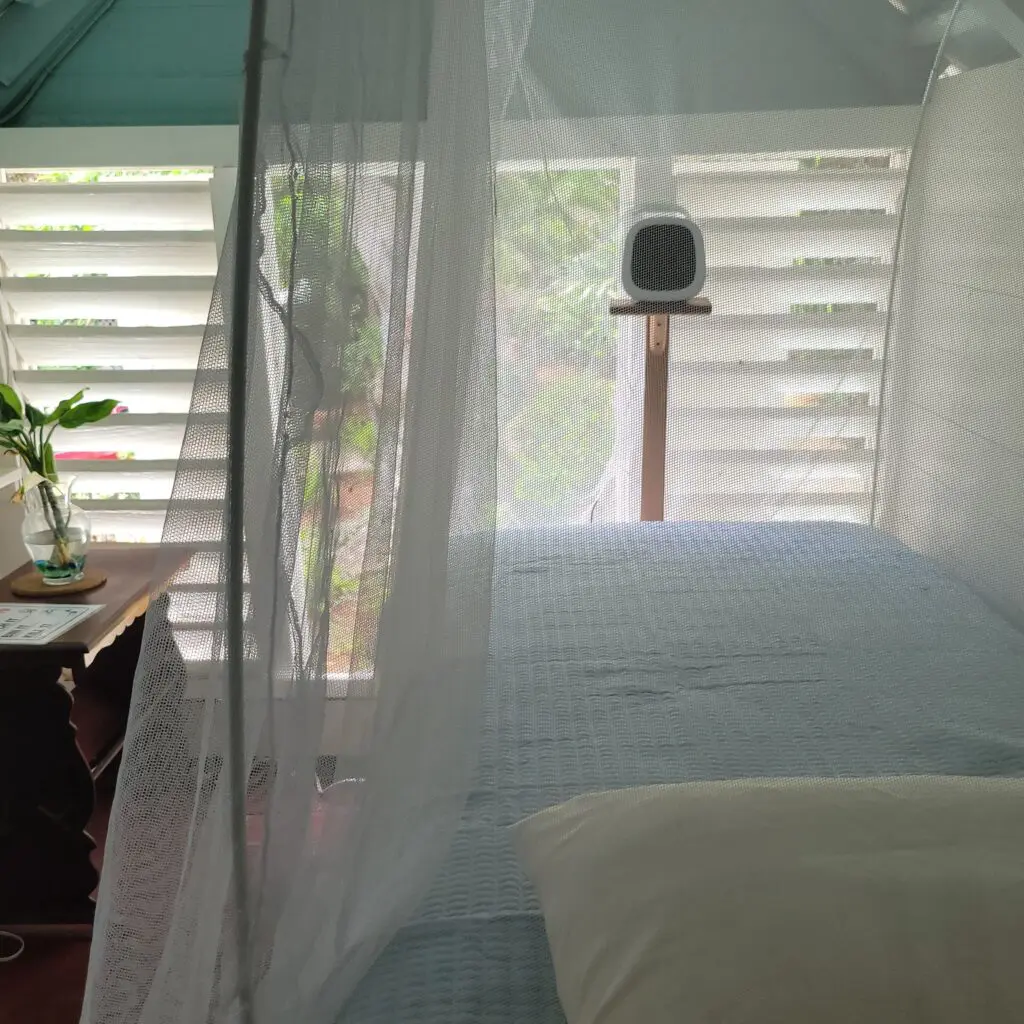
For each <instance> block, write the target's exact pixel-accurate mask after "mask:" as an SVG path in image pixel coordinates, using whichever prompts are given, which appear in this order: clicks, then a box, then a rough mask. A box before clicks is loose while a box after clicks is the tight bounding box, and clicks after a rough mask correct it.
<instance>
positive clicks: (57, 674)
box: [0, 544, 189, 931]
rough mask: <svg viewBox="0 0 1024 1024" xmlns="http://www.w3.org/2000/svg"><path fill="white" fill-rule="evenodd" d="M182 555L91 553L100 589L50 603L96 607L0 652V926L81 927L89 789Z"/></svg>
mask: <svg viewBox="0 0 1024 1024" xmlns="http://www.w3.org/2000/svg"><path fill="white" fill-rule="evenodd" d="M188 558H189V552H188V551H187V550H186V549H176V548H169V547H166V546H160V545H155V544H154V545H149V544H147V545H135V544H131V545H123V546H120V547H116V546H109V547H103V546H99V547H96V548H94V549H93V550H92V551H90V553H89V565H90V566H93V567H96V568H99V569H102V571H103V572H105V573H106V575H107V582H106V583H105V584H104V585H103V586H102V587H100V588H99V589H97V590H93V591H90V592H88V593H85V594H72V595H68V596H67V597H62V596H60V594H59V593H57V594H55V595H54V597H53V598H52V599H51V600H52V601H53V602H55V603H60V604H94V605H102V608H101V610H100V611H98V612H96V613H94V614H93V615H91V616H90V617H89V618H87V619H85V620H83V621H82V622H81V623H79V624H78V625H77V626H75V627H74V628H73V629H71V630H70V631H68V632H67V633H65V634H64V635H63V636H61V637H58V638H57V639H56V640H54V641H52V642H51V643H48V644H45V645H43V646H11V645H0V926H9V927H14V928H15V929H17V930H22V931H24V930H26V928H31V927H33V926H35V927H52V926H63V925H89V924H91V922H92V917H93V910H94V905H93V901H92V898H91V895H90V894H91V893H92V891H93V890H94V889H95V887H96V884H97V881H98V875H97V872H96V869H95V868H94V867H93V865H92V862H91V859H90V854H91V853H92V851H93V849H94V848H95V845H96V844H95V843H94V842H93V840H92V837H91V836H89V834H88V833H87V832H86V831H85V828H86V824H87V823H88V821H89V818H90V816H91V814H92V811H93V806H94V803H95V791H94V783H95V780H96V779H97V778H98V777H99V776H100V775H101V774H102V773H103V772H104V771H105V770H106V769H107V768H108V767H109V766H110V765H111V763H112V762H113V761H114V760H115V759H116V757H117V755H118V753H119V752H120V749H121V744H122V742H123V740H124V731H125V725H126V723H127V720H128V707H129V704H130V701H131V691H132V680H133V678H134V675H135V667H136V664H137V662H138V657H139V651H140V648H141V644H142V633H143V628H144V625H145V621H146V618H147V617H148V618H149V619H151V620H153V622H152V623H151V628H164V629H167V630H168V631H169V629H170V627H169V626H168V625H167V619H166V607H167V598H166V596H161V593H162V591H163V589H164V587H165V586H166V583H167V580H168V579H169V578H170V577H171V576H172V575H173V573H174V572H175V571H177V569H179V568H181V567H182V566H184V565H186V564H187V562H188ZM27 568H28V566H22V567H21V568H19V569H17V570H16V571H15V572H13V573H11V574H10V575H8V576H6V577H4V579H2V580H0V603H3V604H10V603H21V602H24V601H26V599H25V598H19V597H16V596H14V595H13V594H12V592H11V589H10V585H11V581H12V580H13V579H15V578H16V577H18V576H20V575H21V574H22V573H23V572H25V570H26V569H27ZM69 673H70V678H71V679H72V680H73V683H74V686H73V695H72V693H70V692H69V689H70V686H69V684H68V681H67V677H68V675H69ZM182 674H183V676H184V669H183V672H182Z"/></svg>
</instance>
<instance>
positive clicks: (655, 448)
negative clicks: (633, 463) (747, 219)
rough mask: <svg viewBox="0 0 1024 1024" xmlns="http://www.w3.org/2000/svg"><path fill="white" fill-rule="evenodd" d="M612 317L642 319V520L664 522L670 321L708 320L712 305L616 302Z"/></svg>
mask: <svg viewBox="0 0 1024 1024" xmlns="http://www.w3.org/2000/svg"><path fill="white" fill-rule="evenodd" d="M610 312H611V314H612V316H642V317H644V318H645V320H646V331H645V333H644V421H643V449H642V454H641V458H640V519H641V521H642V522H646V523H660V522H662V521H664V519H665V438H666V434H667V431H668V366H669V317H670V316H706V315H707V314H709V313H710V312H711V303H710V302H709V301H708V300H707V299H704V298H699V299H691V300H690V301H689V302H633V301H622V302H613V303H612V305H611V310H610Z"/></svg>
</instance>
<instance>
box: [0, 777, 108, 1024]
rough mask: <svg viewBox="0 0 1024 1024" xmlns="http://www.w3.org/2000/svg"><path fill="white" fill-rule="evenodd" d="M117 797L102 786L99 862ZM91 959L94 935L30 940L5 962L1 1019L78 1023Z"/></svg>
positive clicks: (97, 819)
mask: <svg viewBox="0 0 1024 1024" xmlns="http://www.w3.org/2000/svg"><path fill="white" fill-rule="evenodd" d="M112 795H113V794H112V793H111V792H109V791H102V790H101V791H100V792H98V793H97V794H96V811H95V813H94V814H93V816H92V819H91V820H90V822H89V833H90V834H91V835H92V837H93V838H94V839H95V840H96V853H95V854H94V855H93V857H94V859H95V860H96V863H97V866H99V865H100V864H101V863H102V860H103V847H104V844H105V842H106V837H107V821H108V819H109V817H110V802H111V798H112ZM88 963H89V940H88V939H83V938H40V937H31V938H28V939H27V940H26V942H25V952H24V953H22V954H21V956H20V957H18V959H17V960H13V961H11V962H10V963H0V1021H4V1022H7V1021H10V1022H11V1024H14V1022H17V1024H78V1018H79V1015H80V1013H81V1010H82V993H83V990H84V988H85V971H86V967H87V966H88Z"/></svg>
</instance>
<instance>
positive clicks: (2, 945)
mask: <svg viewBox="0 0 1024 1024" xmlns="http://www.w3.org/2000/svg"><path fill="white" fill-rule="evenodd" d="M24 952H25V940H24V939H23V938H22V937H21V936H20V935H15V934H14V932H5V931H0V964H9V963H10V962H11V961H12V960H17V959H18V957H19V956H21V954H22V953H24Z"/></svg>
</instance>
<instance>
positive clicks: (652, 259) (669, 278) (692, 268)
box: [630, 224, 697, 292]
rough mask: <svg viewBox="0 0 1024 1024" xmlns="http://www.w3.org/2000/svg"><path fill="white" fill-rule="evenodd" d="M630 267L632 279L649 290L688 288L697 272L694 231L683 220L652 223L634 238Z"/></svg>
mask: <svg viewBox="0 0 1024 1024" xmlns="http://www.w3.org/2000/svg"><path fill="white" fill-rule="evenodd" d="M630 271H631V273H632V276H633V282H634V283H635V285H636V286H637V288H640V289H642V290H644V291H648V292H674V291H679V290H680V289H683V288H688V287H689V286H690V285H691V284H692V283H693V279H694V276H695V275H696V273H697V247H696V244H695V243H694V238H693V232H692V231H690V229H689V228H688V227H685V226H684V225H682V224H652V225H650V226H649V227H645V228H641V229H640V230H639V231H638V232H637V233H636V238H635V239H634V240H633V253H632V259H631V266H630Z"/></svg>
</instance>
